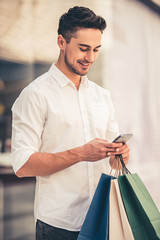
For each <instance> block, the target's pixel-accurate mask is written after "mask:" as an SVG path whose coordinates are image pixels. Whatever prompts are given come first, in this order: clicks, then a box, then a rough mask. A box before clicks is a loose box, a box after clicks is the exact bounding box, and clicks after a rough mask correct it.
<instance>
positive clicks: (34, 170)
mask: <svg viewBox="0 0 160 240" xmlns="http://www.w3.org/2000/svg"><path fill="white" fill-rule="evenodd" d="M78 153H79V149H78V148H76V149H72V150H67V151H64V152H59V153H41V152H36V153H34V154H32V155H31V156H30V158H29V159H28V161H27V162H26V163H25V164H24V165H23V166H22V167H21V168H20V169H19V170H18V171H17V173H16V175H17V176H18V177H31V176H45V175H50V174H53V173H56V172H58V171H61V170H64V169H65V168H68V167H70V166H72V165H74V164H76V163H78V162H79V161H80V160H81V159H80V157H79V155H78Z"/></svg>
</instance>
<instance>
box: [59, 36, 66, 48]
mask: <svg viewBox="0 0 160 240" xmlns="http://www.w3.org/2000/svg"><path fill="white" fill-rule="evenodd" d="M57 44H58V46H59V48H60V49H61V50H63V49H64V47H65V45H66V40H65V39H64V37H63V36H62V35H58V37H57Z"/></svg>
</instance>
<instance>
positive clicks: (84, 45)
mask: <svg viewBox="0 0 160 240" xmlns="http://www.w3.org/2000/svg"><path fill="white" fill-rule="evenodd" d="M79 46H81V47H88V48H90V47H91V46H89V45H87V44H81V43H80V44H79ZM101 46H102V45H99V46H97V47H95V48H100V47H101Z"/></svg>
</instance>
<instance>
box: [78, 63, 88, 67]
mask: <svg viewBox="0 0 160 240" xmlns="http://www.w3.org/2000/svg"><path fill="white" fill-rule="evenodd" d="M79 63H80V64H81V66H83V67H84V68H87V67H89V65H90V63H85V62H79Z"/></svg>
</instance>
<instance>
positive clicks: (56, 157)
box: [16, 139, 121, 177]
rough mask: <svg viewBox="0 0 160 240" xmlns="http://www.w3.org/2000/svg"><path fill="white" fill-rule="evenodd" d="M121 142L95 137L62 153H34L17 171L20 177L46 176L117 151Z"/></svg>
mask: <svg viewBox="0 0 160 240" xmlns="http://www.w3.org/2000/svg"><path fill="white" fill-rule="evenodd" d="M120 145H121V143H108V141H106V140H103V139H94V140H92V141H90V142H88V143H86V144H84V145H83V146H80V147H77V148H74V149H71V150H67V151H64V152H60V153H40V152H37V153H34V154H32V155H31V156H30V158H29V159H28V161H27V162H26V163H25V164H24V165H23V166H22V167H21V168H20V169H19V170H18V171H17V173H16V174H17V176H18V177H26V176H27V177H29V176H45V175H50V174H53V173H56V172H58V171H61V170H64V169H65V168H68V167H70V166H72V165H74V164H76V163H78V162H82V161H88V162H95V161H98V160H101V159H103V158H106V157H108V156H111V155H115V154H116V153H117V150H118V147H119V146H120Z"/></svg>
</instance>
